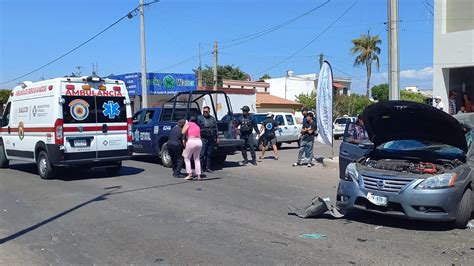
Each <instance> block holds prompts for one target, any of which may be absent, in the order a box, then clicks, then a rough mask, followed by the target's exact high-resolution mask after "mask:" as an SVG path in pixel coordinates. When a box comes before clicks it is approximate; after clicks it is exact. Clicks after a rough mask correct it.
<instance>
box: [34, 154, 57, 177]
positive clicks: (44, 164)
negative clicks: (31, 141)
mask: <svg viewBox="0 0 474 266" xmlns="http://www.w3.org/2000/svg"><path fill="white" fill-rule="evenodd" d="M36 166H37V168H38V174H39V176H40V177H41V179H53V178H54V176H55V172H56V171H55V170H56V169H55V167H54V166H52V165H51V164H50V163H49V158H48V154H47V153H46V152H45V151H40V152H39V154H38V158H37V160H36Z"/></svg>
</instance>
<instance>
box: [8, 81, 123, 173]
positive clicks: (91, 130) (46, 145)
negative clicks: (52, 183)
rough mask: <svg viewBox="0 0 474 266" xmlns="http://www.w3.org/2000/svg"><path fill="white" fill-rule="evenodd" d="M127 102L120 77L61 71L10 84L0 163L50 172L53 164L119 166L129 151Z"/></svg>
mask: <svg viewBox="0 0 474 266" xmlns="http://www.w3.org/2000/svg"><path fill="white" fill-rule="evenodd" d="M131 125H132V121H131V108H130V100H129V98H128V92H127V89H126V87H125V84H124V82H123V81H118V80H111V79H102V78H100V77H96V76H93V77H64V78H56V79H50V80H44V81H39V82H35V83H32V82H24V83H21V84H20V85H19V86H17V87H15V88H14V89H13V91H12V93H11V95H10V98H9V100H8V102H7V104H6V108H5V111H4V114H3V117H2V120H1V121H0V126H1V128H0V134H1V135H0V168H6V167H8V165H9V160H21V161H27V162H35V163H36V164H37V166H38V172H39V175H40V176H41V177H42V178H44V179H48V178H52V177H53V176H54V173H55V169H56V167H57V166H69V165H78V164H79V165H81V164H82V165H86V166H88V167H106V168H107V169H108V170H109V171H110V172H111V173H116V172H118V171H119V170H120V168H121V165H122V160H125V159H129V158H130V156H131V154H132V134H131V133H132V132H131Z"/></svg>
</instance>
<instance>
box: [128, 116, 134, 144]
mask: <svg viewBox="0 0 474 266" xmlns="http://www.w3.org/2000/svg"><path fill="white" fill-rule="evenodd" d="M132 141H133V137H132V118H127V142H132Z"/></svg>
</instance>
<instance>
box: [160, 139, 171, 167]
mask: <svg viewBox="0 0 474 266" xmlns="http://www.w3.org/2000/svg"><path fill="white" fill-rule="evenodd" d="M160 158H161V164H163V166H164V167H168V168H170V167H171V166H173V163H172V161H171V155H170V152H169V150H168V144H167V143H165V144H163V146H161V151H160Z"/></svg>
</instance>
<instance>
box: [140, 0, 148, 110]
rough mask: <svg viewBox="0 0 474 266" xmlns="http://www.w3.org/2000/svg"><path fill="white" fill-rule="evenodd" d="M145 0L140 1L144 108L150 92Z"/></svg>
mask: <svg viewBox="0 0 474 266" xmlns="http://www.w3.org/2000/svg"><path fill="white" fill-rule="evenodd" d="M143 1H144V0H140V39H141V53H142V108H145V107H147V106H148V98H147V96H148V95H147V94H148V90H147V82H146V51H145V6H144V3H143Z"/></svg>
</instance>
